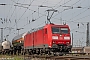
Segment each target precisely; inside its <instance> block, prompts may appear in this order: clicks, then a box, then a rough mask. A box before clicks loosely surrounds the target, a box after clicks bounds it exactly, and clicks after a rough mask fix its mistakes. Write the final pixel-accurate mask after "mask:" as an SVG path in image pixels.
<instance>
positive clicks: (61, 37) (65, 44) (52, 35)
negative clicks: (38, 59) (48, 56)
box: [24, 24, 72, 54]
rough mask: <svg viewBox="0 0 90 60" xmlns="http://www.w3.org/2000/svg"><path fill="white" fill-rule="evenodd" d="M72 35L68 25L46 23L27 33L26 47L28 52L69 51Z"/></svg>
mask: <svg viewBox="0 0 90 60" xmlns="http://www.w3.org/2000/svg"><path fill="white" fill-rule="evenodd" d="M71 48H72V47H71V36H70V28H69V26H68V25H55V24H46V25H45V26H44V27H40V28H37V29H32V30H31V31H29V33H28V34H27V35H25V40H24V49H25V51H27V52H28V53H30V54H31V53H32V52H33V51H34V52H33V53H39V54H41V53H44V52H45V53H51V52H69V51H70V50H71Z"/></svg>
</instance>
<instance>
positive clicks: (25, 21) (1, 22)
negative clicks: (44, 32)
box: [0, 0, 90, 46]
mask: <svg viewBox="0 0 90 60" xmlns="http://www.w3.org/2000/svg"><path fill="white" fill-rule="evenodd" d="M0 4H6V5H0V18H1V19H0V27H3V28H5V29H4V39H5V38H6V35H9V36H8V40H10V41H11V40H12V39H13V38H14V36H16V35H18V31H17V30H16V29H17V28H24V29H21V30H20V31H19V34H22V33H24V32H27V31H30V29H32V28H37V27H40V26H44V25H45V21H46V20H47V14H48V13H47V11H46V10H48V9H55V10H58V12H55V13H54V14H53V16H52V18H51V22H53V23H55V24H63V22H66V23H67V24H68V25H69V26H70V29H71V34H72V33H73V34H74V39H73V40H74V46H85V45H86V25H87V22H90V0H0ZM40 5H43V6H47V7H39V6H40ZM80 7H81V8H80ZM51 14H52V12H50V15H51ZM32 20H35V21H32ZM77 24H79V28H78V26H77ZM7 27H9V28H7ZM76 31H78V32H76Z"/></svg>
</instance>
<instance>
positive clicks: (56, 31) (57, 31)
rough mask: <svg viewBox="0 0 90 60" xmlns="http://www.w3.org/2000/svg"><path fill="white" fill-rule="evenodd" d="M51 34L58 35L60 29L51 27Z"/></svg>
mask: <svg viewBox="0 0 90 60" xmlns="http://www.w3.org/2000/svg"><path fill="white" fill-rule="evenodd" d="M52 33H53V34H55V33H60V28H57V27H52Z"/></svg>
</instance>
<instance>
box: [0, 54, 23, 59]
mask: <svg viewBox="0 0 90 60" xmlns="http://www.w3.org/2000/svg"><path fill="white" fill-rule="evenodd" d="M0 58H8V59H9V58H11V60H24V57H23V56H17V55H0Z"/></svg>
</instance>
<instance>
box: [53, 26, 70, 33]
mask: <svg viewBox="0 0 90 60" xmlns="http://www.w3.org/2000/svg"><path fill="white" fill-rule="evenodd" d="M52 33H53V34H56V33H57V34H60V33H61V34H68V28H57V27H52Z"/></svg>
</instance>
